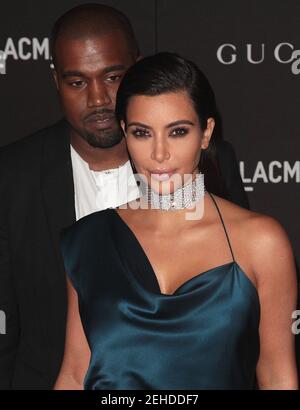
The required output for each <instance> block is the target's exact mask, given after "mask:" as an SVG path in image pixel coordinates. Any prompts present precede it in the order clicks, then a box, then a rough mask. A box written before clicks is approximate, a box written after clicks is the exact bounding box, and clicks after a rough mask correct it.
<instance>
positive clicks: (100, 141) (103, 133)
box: [80, 108, 123, 148]
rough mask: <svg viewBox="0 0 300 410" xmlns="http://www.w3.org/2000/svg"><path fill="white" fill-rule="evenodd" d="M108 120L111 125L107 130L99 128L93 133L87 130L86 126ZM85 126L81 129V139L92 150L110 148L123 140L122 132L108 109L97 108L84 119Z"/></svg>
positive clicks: (112, 112) (112, 113) (113, 114)
mask: <svg viewBox="0 0 300 410" xmlns="http://www.w3.org/2000/svg"><path fill="white" fill-rule="evenodd" d="M97 119H99V120H104V119H108V120H110V122H111V124H110V126H108V127H107V128H99V129H95V130H93V131H91V130H89V129H88V128H89V127H88V124H89V123H93V121H95V120H97ZM84 124H85V125H86V126H85V127H84V128H83V129H82V132H81V133H80V134H81V137H82V138H83V139H84V140H85V141H86V142H87V143H88V144H89V145H90V146H92V147H94V148H111V147H113V146H115V145H117V144H119V143H120V142H121V140H122V138H123V131H122V129H121V127H120V125H119V124H118V122H117V120H116V117H115V113H114V111H113V110H111V109H108V108H99V109H96V110H95V111H94V112H92V113H90V114H89V115H88V116H87V117H86V118H85V119H84Z"/></svg>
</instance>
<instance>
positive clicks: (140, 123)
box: [127, 121, 152, 130]
mask: <svg viewBox="0 0 300 410" xmlns="http://www.w3.org/2000/svg"><path fill="white" fill-rule="evenodd" d="M132 125H135V126H137V127H143V128H147V129H149V130H150V129H152V127H150V125H147V124H143V123H142V122H137V121H134V122H130V123H129V124H128V125H127V127H130V126H132Z"/></svg>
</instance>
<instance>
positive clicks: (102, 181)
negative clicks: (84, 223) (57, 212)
mask: <svg viewBox="0 0 300 410" xmlns="http://www.w3.org/2000/svg"><path fill="white" fill-rule="evenodd" d="M70 147H71V159H72V168H73V180H74V193H75V212H76V220H78V219H80V218H83V217H84V216H86V215H89V214H91V213H93V212H97V211H102V210H104V209H107V208H115V207H117V206H120V205H123V204H126V203H127V202H130V201H133V200H135V199H137V198H139V197H140V196H141V194H140V191H139V188H138V186H137V183H136V180H135V178H134V174H133V171H132V168H131V165H130V161H129V160H128V161H127V162H126V163H125V164H123V165H121V166H119V167H118V168H112V169H107V170H104V171H93V170H91V169H90V167H89V164H88V163H87V162H86V161H84V160H83V159H82V158H81V156H80V155H79V154H78V153H77V152H76V150H75V149H74V148H73V147H72V145H70Z"/></svg>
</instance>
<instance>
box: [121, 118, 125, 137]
mask: <svg viewBox="0 0 300 410" xmlns="http://www.w3.org/2000/svg"><path fill="white" fill-rule="evenodd" d="M120 125H121V128H122V130H123V132H124V135H126V124H125V122H124V121H123V120H121V122H120Z"/></svg>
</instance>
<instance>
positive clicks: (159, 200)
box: [146, 173, 205, 211]
mask: <svg viewBox="0 0 300 410" xmlns="http://www.w3.org/2000/svg"><path fill="white" fill-rule="evenodd" d="M204 194H205V185H204V174H202V173H200V174H197V175H196V178H195V179H194V180H193V181H190V182H188V183H187V184H186V185H183V186H181V187H179V188H178V189H176V191H174V192H171V193H170V194H159V193H157V192H155V191H154V190H153V189H151V188H150V187H149V186H148V187H147V192H146V195H148V203H149V205H150V208H151V209H163V210H167V211H169V210H176V209H185V208H188V207H190V206H191V205H192V204H193V203H194V202H196V201H198V200H199V199H201V198H203V197H204Z"/></svg>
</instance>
